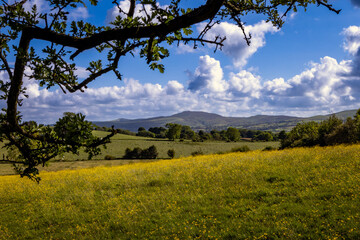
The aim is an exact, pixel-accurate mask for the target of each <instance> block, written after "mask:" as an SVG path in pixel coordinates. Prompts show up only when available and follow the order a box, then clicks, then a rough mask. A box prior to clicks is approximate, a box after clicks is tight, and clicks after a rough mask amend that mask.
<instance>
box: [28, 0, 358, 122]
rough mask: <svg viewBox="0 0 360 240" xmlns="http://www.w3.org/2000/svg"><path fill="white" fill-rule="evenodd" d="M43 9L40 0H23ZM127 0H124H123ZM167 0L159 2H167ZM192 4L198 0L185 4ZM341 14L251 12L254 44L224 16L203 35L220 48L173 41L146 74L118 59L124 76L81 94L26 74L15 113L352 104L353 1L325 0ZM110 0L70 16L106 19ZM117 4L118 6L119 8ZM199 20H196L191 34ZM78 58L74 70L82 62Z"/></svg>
mask: <svg viewBox="0 0 360 240" xmlns="http://www.w3.org/2000/svg"><path fill="white" fill-rule="evenodd" d="M30 2H32V3H37V4H40V6H42V10H43V11H46V4H45V3H44V1H42V0H35V1H30ZM122 2H123V4H125V5H126V2H127V0H123V1H122ZM168 2H169V1H165V0H164V1H160V4H161V5H166V4H167V3H168ZM185 2H186V3H188V4H193V5H194V6H196V5H198V4H201V3H203V2H204V1H190V0H186V1H185ZM330 2H331V3H332V4H333V6H334V7H335V8H337V9H342V11H341V13H340V14H339V15H337V14H335V13H333V12H330V11H328V10H327V9H325V8H324V7H316V6H311V7H310V8H309V9H308V11H307V12H306V13H304V11H303V10H302V9H299V11H298V12H297V13H294V14H289V15H288V17H287V19H286V22H285V24H284V26H283V28H282V29H276V28H274V27H273V26H272V25H271V24H269V23H266V22H264V21H263V19H262V18H260V17H259V16H248V17H244V18H243V21H245V22H246V23H247V25H246V29H247V31H249V32H251V34H252V36H253V38H252V44H251V45H250V47H249V46H247V45H246V43H245V41H244V40H243V37H242V33H241V30H240V29H238V28H237V27H236V26H235V25H233V24H232V23H227V22H224V23H222V24H220V25H217V26H215V27H214V28H213V29H212V30H211V31H210V32H209V33H208V38H211V37H214V36H216V35H218V34H221V35H226V36H227V40H226V41H225V46H224V48H223V50H222V51H217V52H216V53H214V48H213V46H208V45H206V46H204V47H200V48H198V49H196V50H194V49H192V48H191V47H189V46H183V45H181V46H179V47H176V46H171V47H170V54H171V55H170V57H169V58H167V59H165V60H164V61H163V63H164V65H165V67H166V70H165V73H164V74H161V73H159V72H157V71H151V70H149V68H148V67H147V65H146V64H145V61H144V59H140V58H139V57H136V56H135V57H132V56H127V57H125V58H123V59H121V60H120V64H119V71H120V72H121V73H122V75H123V80H122V81H119V80H117V79H116V78H115V76H114V75H112V74H108V75H106V76H105V77H102V78H100V79H98V80H97V81H95V82H93V83H92V84H90V85H89V88H88V89H87V91H85V92H84V93H81V92H79V93H75V94H63V93H62V92H61V91H60V90H59V89H50V90H46V89H42V88H39V86H38V84H37V82H36V81H34V80H29V79H25V85H26V86H27V88H28V90H27V91H28V94H29V96H30V97H29V98H28V99H27V100H26V101H25V102H24V105H23V107H22V108H21V111H22V113H23V116H24V119H25V120H36V121H39V122H43V123H52V122H54V121H56V119H57V118H59V117H61V115H62V113H63V112H66V111H72V112H82V113H84V114H86V115H87V118H88V119H89V120H113V119H117V118H147V117H155V116H165V115H171V114H175V113H178V112H181V111H186V110H192V111H207V112H212V113H218V114H221V115H224V116H239V117H240V116H252V115H257V114H268V115H280V114H281V115H293V116H310V115H317V114H329V113H332V112H337V111H341V110H347V109H355V108H360V75H359V74H360V8H359V7H360V1H359V0H334V1H330ZM110 3H111V1H105V0H103V1H100V4H99V7H97V8H94V7H91V8H88V9H85V8H82V9H77V10H75V11H74V12H73V13H72V15H71V16H72V18H73V19H84V20H87V21H91V22H94V23H96V24H104V23H105V24H106V23H107V22H108V21H109V19H111V18H112V17H113V16H114V15H116V14H118V13H116V11H115V9H114V8H112V5H111V4H110ZM125 5H124V6H125ZM200 29H201V24H200V25H196V26H194V31H195V33H196V32H197V31H199V30H200ZM95 57H97V54H96V53H95V52H94V51H88V52H85V53H83V54H82V55H80V56H79V58H78V61H79V62H78V63H79V71H78V74H79V76H80V77H85V76H86V74H87V73H86V71H85V68H86V62H85V61H86V60H88V59H91V58H94V59H95Z"/></svg>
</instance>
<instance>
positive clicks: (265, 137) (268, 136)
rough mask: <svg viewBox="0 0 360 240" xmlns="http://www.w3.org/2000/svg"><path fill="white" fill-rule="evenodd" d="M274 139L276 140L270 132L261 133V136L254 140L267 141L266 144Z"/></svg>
mask: <svg viewBox="0 0 360 240" xmlns="http://www.w3.org/2000/svg"><path fill="white" fill-rule="evenodd" d="M273 139H274V138H273V135H272V134H271V133H269V132H261V133H260V134H258V135H256V136H255V137H254V140H256V141H265V142H269V141H272V140H273Z"/></svg>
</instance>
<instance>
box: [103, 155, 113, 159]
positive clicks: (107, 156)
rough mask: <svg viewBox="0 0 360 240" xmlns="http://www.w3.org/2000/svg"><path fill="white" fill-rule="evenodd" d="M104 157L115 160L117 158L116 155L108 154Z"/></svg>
mask: <svg viewBox="0 0 360 240" xmlns="http://www.w3.org/2000/svg"><path fill="white" fill-rule="evenodd" d="M104 159H105V160H114V159H116V157H114V156H111V155H106V156H105V157H104Z"/></svg>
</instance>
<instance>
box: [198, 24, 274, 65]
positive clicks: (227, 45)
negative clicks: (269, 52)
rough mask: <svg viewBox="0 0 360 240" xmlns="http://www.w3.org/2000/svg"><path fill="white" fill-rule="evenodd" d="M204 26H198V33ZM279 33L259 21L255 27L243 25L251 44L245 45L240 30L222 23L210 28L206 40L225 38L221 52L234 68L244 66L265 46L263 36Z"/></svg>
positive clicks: (233, 25)
mask: <svg viewBox="0 0 360 240" xmlns="http://www.w3.org/2000/svg"><path fill="white" fill-rule="evenodd" d="M204 26H205V25H204V24H199V25H198V31H201V30H202V29H203V28H204ZM277 31H279V30H278V29H277V28H275V27H274V26H273V25H272V24H271V23H269V22H265V21H261V22H259V23H257V24H255V25H245V32H246V34H247V35H249V34H251V44H250V46H248V45H247V43H246V41H245V39H244V34H243V32H242V30H241V29H240V28H239V27H238V26H237V25H235V24H232V23H228V22H222V23H220V24H217V25H215V26H213V27H212V29H211V30H209V32H208V33H207V38H208V39H210V40H211V39H215V37H217V36H226V40H225V42H224V47H223V52H224V53H225V54H226V55H228V56H230V57H231V58H232V59H233V63H234V65H235V66H236V67H240V68H241V67H243V66H245V65H246V63H247V61H248V59H249V58H250V57H251V56H252V55H253V54H254V53H255V52H256V51H257V50H258V49H259V48H261V47H263V46H264V45H265V43H266V42H265V34H266V33H275V32H277Z"/></svg>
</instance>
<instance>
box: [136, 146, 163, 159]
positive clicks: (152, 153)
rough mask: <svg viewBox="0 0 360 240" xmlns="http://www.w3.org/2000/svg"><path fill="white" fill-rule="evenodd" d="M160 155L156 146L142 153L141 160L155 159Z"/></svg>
mask: <svg viewBox="0 0 360 240" xmlns="http://www.w3.org/2000/svg"><path fill="white" fill-rule="evenodd" d="M158 155H159V153H158V151H157V149H156V147H155V146H154V145H152V146H150V147H149V148H147V149H144V150H142V151H141V154H140V158H142V159H155V158H157V156H158Z"/></svg>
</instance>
